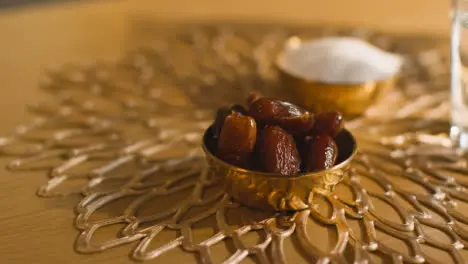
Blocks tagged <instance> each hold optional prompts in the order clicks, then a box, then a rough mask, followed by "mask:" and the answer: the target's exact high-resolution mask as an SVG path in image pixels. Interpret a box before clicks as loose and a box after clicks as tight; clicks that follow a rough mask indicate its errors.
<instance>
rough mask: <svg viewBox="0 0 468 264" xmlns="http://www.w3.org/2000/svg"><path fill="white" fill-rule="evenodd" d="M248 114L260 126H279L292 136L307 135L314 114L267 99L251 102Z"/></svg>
mask: <svg viewBox="0 0 468 264" xmlns="http://www.w3.org/2000/svg"><path fill="white" fill-rule="evenodd" d="M248 114H249V115H250V116H252V117H253V118H255V120H257V122H259V123H261V124H265V125H277V126H280V127H282V128H283V129H285V130H286V131H288V132H289V133H290V134H292V135H294V136H297V135H305V134H307V133H308V132H309V131H310V130H311V129H312V128H313V126H314V123H315V116H314V114H312V113H310V112H308V111H306V110H305V109H303V108H301V107H299V106H297V105H294V104H291V103H288V102H285V101H281V100H276V99H272V98H267V97H262V98H259V99H257V100H256V101H254V102H252V103H251V104H250V106H249V111H248Z"/></svg>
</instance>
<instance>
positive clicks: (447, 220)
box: [0, 25, 468, 263]
mask: <svg viewBox="0 0 468 264" xmlns="http://www.w3.org/2000/svg"><path fill="white" fill-rule="evenodd" d="M152 33H154V35H153V36H154V39H152V41H151V43H150V45H146V46H145V47H142V48H139V49H136V50H134V51H131V52H129V53H128V54H126V55H125V56H124V57H123V58H121V59H120V60H118V61H116V62H112V63H110V62H95V63H89V64H85V65H69V66H64V67H63V68H60V69H56V70H51V71H49V72H48V73H47V75H46V76H45V78H44V80H43V82H42V85H41V88H42V89H44V91H46V92H48V93H50V95H51V96H50V100H49V101H47V102H44V103H38V104H36V105H31V106H29V109H30V111H31V113H33V114H34V116H35V118H34V119H33V120H32V122H30V123H29V124H27V125H23V126H19V127H18V128H17V129H16V131H15V133H14V134H12V135H11V136H9V137H4V138H2V139H1V141H0V151H1V152H2V154H3V155H8V156H12V157H15V158H14V160H13V161H11V163H10V164H9V169H10V170H14V171H21V170H39V171H43V172H46V173H47V176H48V180H47V181H46V183H45V184H44V185H43V186H40V187H39V189H38V192H37V193H38V195H39V196H42V197H51V198H53V197H66V196H70V195H80V196H82V199H81V201H80V203H79V204H78V205H77V207H76V208H75V209H76V221H75V226H76V227H77V228H78V229H79V236H78V238H77V241H76V245H75V247H76V250H77V251H78V252H82V253H94V252H100V251H104V250H107V249H110V248H113V247H118V246H121V245H123V244H128V243H133V244H134V245H135V247H134V248H133V250H132V252H131V258H133V259H136V260H149V259H157V258H158V257H159V256H160V255H161V254H165V253H167V252H168V251H173V250H175V249H176V248H182V249H183V251H181V252H183V253H180V254H193V255H195V256H196V257H197V261H198V262H200V263H238V262H243V261H247V262H248V261H254V262H257V263H294V262H296V263H303V262H312V263H425V262H426V263H442V262H447V261H452V262H453V263H465V262H466V260H468V254H467V252H466V251H465V249H464V247H465V246H468V215H467V214H468V213H466V211H467V210H466V209H467V208H468V207H467V206H468V191H467V189H466V188H467V186H468V181H467V178H466V176H467V175H468V168H467V156H466V153H464V152H462V151H459V150H456V149H452V148H451V147H450V141H449V140H448V138H447V135H446V134H447V132H448V127H449V126H448V123H447V121H446V118H447V117H448V113H449V110H450V109H449V107H450V105H449V102H448V99H449V94H448V85H447V83H448V61H447V57H446V56H445V54H446V46H444V45H441V43H442V41H440V40H438V39H434V38H424V37H404V36H403V37H401V36H400V37H398V36H387V35H384V34H379V33H374V32H369V31H365V30H334V29H325V28H311V29H304V28H291V27H277V26H254V25H242V26H235V25H218V26H207V25H198V26H190V27H182V28H180V29H178V30H173V29H172V30H171V31H169V32H167V31H166V32H164V33H162V32H152ZM331 34H340V35H341V34H343V35H354V36H358V37H362V38H365V39H368V40H369V41H371V42H372V43H374V44H376V45H378V46H380V47H382V48H385V49H387V50H391V51H393V52H397V53H400V54H402V55H404V56H405V58H406V64H405V67H404V70H403V74H402V76H401V80H400V82H399V84H398V87H397V89H395V91H393V92H392V93H391V94H389V95H388V97H387V98H386V99H385V100H384V101H383V102H381V103H380V104H378V105H376V106H375V107H373V108H372V109H369V111H368V112H367V113H366V115H365V116H363V117H361V118H358V119H356V120H348V123H347V127H348V128H349V129H350V130H352V131H353V133H355V135H356V136H357V138H358V143H359V149H360V154H359V155H358V158H357V160H356V161H355V164H354V165H353V169H352V173H351V174H350V176H349V178H348V179H346V181H344V182H343V183H342V184H340V185H339V186H338V188H337V192H336V193H334V194H330V195H327V196H323V195H320V194H317V195H316V197H314V201H316V205H315V206H313V207H311V208H310V209H309V210H305V211H301V212H297V213H294V214H273V213H266V212H261V211H256V210H252V209H249V208H245V207H243V206H239V205H238V204H235V203H232V202H231V201H230V200H229V198H228V197H226V195H225V194H224V192H223V188H222V186H221V184H220V182H219V181H218V180H217V177H215V175H211V174H210V173H209V172H208V171H207V170H206V165H205V162H204V158H203V156H202V153H201V151H200V149H199V147H200V141H201V135H202V133H203V130H204V129H205V128H206V127H207V126H208V125H209V124H210V122H211V120H212V116H213V109H215V108H216V107H218V106H220V105H225V104H228V103H230V102H234V101H240V100H242V99H243V98H244V97H245V96H246V94H247V93H248V92H249V91H251V90H260V91H261V92H263V93H265V94H281V93H282V92H284V89H281V87H279V86H278V83H277V78H276V72H275V69H274V67H273V65H272V61H273V59H274V55H275V54H276V52H277V51H278V50H279V49H280V48H281V45H282V43H284V41H285V40H286V39H287V38H288V37H289V36H292V35H299V36H301V37H317V36H321V35H331ZM153 36H152V37H153ZM70 209H72V208H70ZM108 227H121V228H119V229H118V231H115V232H107V233H105V234H106V235H105V236H104V238H102V237H101V238H100V239H99V240H96V234H97V233H98V232H100V231H101V230H102V229H106V228H108ZM113 230H116V229H113ZM122 257H126V256H122Z"/></svg>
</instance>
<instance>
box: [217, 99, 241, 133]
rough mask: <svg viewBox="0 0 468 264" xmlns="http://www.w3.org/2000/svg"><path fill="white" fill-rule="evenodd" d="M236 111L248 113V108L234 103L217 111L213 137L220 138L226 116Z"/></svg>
mask: <svg viewBox="0 0 468 264" xmlns="http://www.w3.org/2000/svg"><path fill="white" fill-rule="evenodd" d="M234 112H237V113H241V114H246V113H247V110H245V108H244V107H243V106H241V105H233V106H232V107H231V108H227V107H223V108H220V109H218V111H217V112H216V118H215V121H214V123H213V129H214V133H213V137H214V138H219V136H220V134H221V129H222V128H223V125H224V120H225V119H226V117H227V116H228V115H230V114H232V113H234Z"/></svg>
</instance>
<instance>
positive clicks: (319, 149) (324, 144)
mask: <svg viewBox="0 0 468 264" xmlns="http://www.w3.org/2000/svg"><path fill="white" fill-rule="evenodd" d="M337 157H338V147H337V145H336V143H335V141H334V140H333V138H331V137H330V136H329V135H327V134H319V135H315V136H313V137H312V138H311V142H310V145H309V153H308V157H307V160H306V163H305V170H306V172H316V171H321V170H326V169H329V168H331V167H333V166H334V165H335V162H336V159H337Z"/></svg>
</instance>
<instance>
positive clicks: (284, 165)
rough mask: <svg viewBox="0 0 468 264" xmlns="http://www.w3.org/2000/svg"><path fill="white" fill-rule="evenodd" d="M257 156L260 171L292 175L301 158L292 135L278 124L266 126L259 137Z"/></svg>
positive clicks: (298, 168)
mask: <svg viewBox="0 0 468 264" xmlns="http://www.w3.org/2000/svg"><path fill="white" fill-rule="evenodd" d="M258 155H259V156H258V158H259V160H260V162H261V164H260V167H261V169H262V171H265V172H271V173H279V174H282V175H294V174H296V173H298V172H300V169H301V168H300V167H301V159H300V156H299V153H298V151H297V148H296V144H295V142H294V138H293V136H291V135H290V134H289V133H287V132H286V131H285V130H284V129H282V128H281V127H279V126H266V127H265V128H264V129H263V131H262V134H261V138H260V139H259V148H258Z"/></svg>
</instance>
